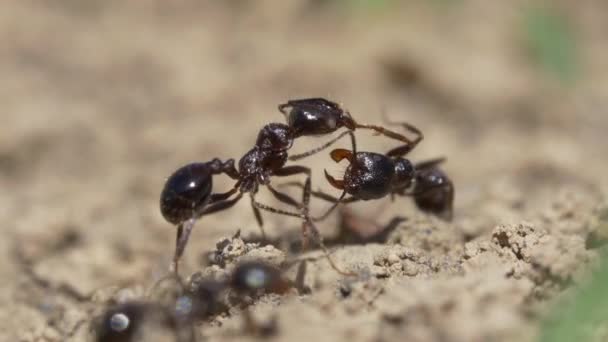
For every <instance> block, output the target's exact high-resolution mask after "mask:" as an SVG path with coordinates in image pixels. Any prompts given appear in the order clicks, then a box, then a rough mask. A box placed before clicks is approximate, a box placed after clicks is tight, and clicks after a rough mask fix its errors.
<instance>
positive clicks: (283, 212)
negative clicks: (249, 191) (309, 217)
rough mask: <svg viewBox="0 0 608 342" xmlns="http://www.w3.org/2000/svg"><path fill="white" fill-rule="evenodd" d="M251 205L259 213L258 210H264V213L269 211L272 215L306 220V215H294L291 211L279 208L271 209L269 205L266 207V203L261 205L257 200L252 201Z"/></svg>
mask: <svg viewBox="0 0 608 342" xmlns="http://www.w3.org/2000/svg"><path fill="white" fill-rule="evenodd" d="M252 197H253V196H252ZM251 205H252V206H253V209H254V211H258V212H259V210H257V209H262V210H264V211H268V212H271V213H274V214H279V215H285V216H291V217H298V218H305V215H304V214H300V213H294V212H291V211H286V210H281V209H277V208H274V207H271V206H269V205H266V204H264V203H260V202H258V201H256V200H255V199H252V200H251Z"/></svg>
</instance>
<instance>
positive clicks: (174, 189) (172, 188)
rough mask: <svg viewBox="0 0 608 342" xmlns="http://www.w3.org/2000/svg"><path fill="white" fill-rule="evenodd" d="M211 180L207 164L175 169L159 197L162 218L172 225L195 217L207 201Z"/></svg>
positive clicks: (210, 171) (210, 172)
mask: <svg viewBox="0 0 608 342" xmlns="http://www.w3.org/2000/svg"><path fill="white" fill-rule="evenodd" d="M212 179H213V173H212V170H211V168H210V167H209V165H208V164H207V163H192V164H188V165H185V166H182V167H181V168H179V169H177V171H175V172H174V173H173V174H172V175H171V176H170V177H169V178H168V179H167V181H166V182H165V186H164V188H163V191H162V192H161V195H160V211H161V213H162V215H163V217H164V218H165V219H166V220H167V221H168V222H170V223H173V224H179V223H181V222H184V221H186V220H189V219H191V218H193V217H195V216H196V214H197V213H199V212H200V211H201V209H203V208H204V206H205V205H206V204H207V202H208V201H209V196H210V195H211V189H212V185H213V182H212Z"/></svg>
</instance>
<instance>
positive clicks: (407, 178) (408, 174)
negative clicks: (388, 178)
mask: <svg viewBox="0 0 608 342" xmlns="http://www.w3.org/2000/svg"><path fill="white" fill-rule="evenodd" d="M394 164H395V176H394V177H393V188H394V189H405V188H407V187H409V186H410V184H412V180H413V179H414V176H415V169H414V165H413V164H412V162H410V161H409V160H407V159H405V158H396V159H394Z"/></svg>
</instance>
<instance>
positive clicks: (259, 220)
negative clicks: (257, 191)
mask: <svg viewBox="0 0 608 342" xmlns="http://www.w3.org/2000/svg"><path fill="white" fill-rule="evenodd" d="M249 198H250V199H251V209H252V210H253V216H255V220H256V221H257V223H258V227H259V228H260V232H261V233H262V240H266V232H265V231H264V219H263V218H262V213H260V209H258V207H257V205H256V203H257V202H256V201H255V199H254V198H253V193H250V195H249Z"/></svg>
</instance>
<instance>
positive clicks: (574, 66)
mask: <svg viewBox="0 0 608 342" xmlns="http://www.w3.org/2000/svg"><path fill="white" fill-rule="evenodd" d="M524 27H525V38H526V43H527V47H528V48H529V50H530V52H531V54H532V56H533V57H534V58H535V59H536V61H537V62H538V63H539V64H540V65H541V66H542V67H543V69H545V71H547V72H548V73H550V74H551V75H553V76H555V77H556V78H557V79H559V80H560V81H562V82H564V83H571V82H573V81H575V80H576V78H578V76H579V72H580V70H579V69H580V68H579V64H578V62H579V60H578V47H577V42H576V39H575V34H574V30H573V29H572V27H571V26H570V25H569V23H568V21H567V20H566V17H565V16H564V15H562V14H560V13H559V12H557V11H556V10H555V9H552V8H550V7H532V8H530V9H528V10H527V11H526V14H525V17H524Z"/></svg>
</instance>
